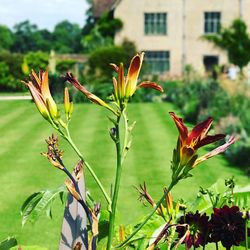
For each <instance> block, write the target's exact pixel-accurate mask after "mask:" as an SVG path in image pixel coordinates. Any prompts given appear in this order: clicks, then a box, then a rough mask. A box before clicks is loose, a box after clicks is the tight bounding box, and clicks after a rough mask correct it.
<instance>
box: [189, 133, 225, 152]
mask: <svg viewBox="0 0 250 250" xmlns="http://www.w3.org/2000/svg"><path fill="white" fill-rule="evenodd" d="M225 136H226V135H224V134H218V135H208V136H206V137H205V138H204V139H202V140H201V141H198V142H197V144H196V145H195V146H194V148H195V149H198V148H200V147H202V146H205V145H207V144H210V143H213V142H216V141H219V140H221V139H224V138H225Z"/></svg>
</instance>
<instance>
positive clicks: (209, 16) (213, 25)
mask: <svg viewBox="0 0 250 250" xmlns="http://www.w3.org/2000/svg"><path fill="white" fill-rule="evenodd" d="M220 19H221V13H220V12H205V13H204V32H205V33H206V34H207V33H218V32H219V30H220Z"/></svg>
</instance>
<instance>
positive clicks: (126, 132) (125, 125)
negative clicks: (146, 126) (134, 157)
mask: <svg viewBox="0 0 250 250" xmlns="http://www.w3.org/2000/svg"><path fill="white" fill-rule="evenodd" d="M122 116H123V119H124V133H125V135H124V142H123V151H122V163H123V161H124V158H125V157H126V153H127V152H126V151H127V150H128V149H127V146H128V118H127V114H126V110H124V111H123V112H122Z"/></svg>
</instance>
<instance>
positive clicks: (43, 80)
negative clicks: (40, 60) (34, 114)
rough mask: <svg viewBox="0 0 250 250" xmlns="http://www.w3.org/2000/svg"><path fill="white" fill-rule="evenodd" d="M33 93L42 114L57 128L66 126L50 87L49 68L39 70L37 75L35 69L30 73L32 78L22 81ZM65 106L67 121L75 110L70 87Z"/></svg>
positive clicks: (65, 96)
mask: <svg viewBox="0 0 250 250" xmlns="http://www.w3.org/2000/svg"><path fill="white" fill-rule="evenodd" d="M22 82H23V83H24V84H25V85H26V86H27V87H28V88H29V91H30V93H31V96H32V98H33V100H34V102H35V104H36V107H37V109H38V110H39V112H40V113H41V115H42V116H43V117H44V118H45V119H46V120H48V121H49V122H50V123H51V124H52V125H53V126H54V127H55V128H58V127H59V125H61V126H63V127H65V126H66V125H65V123H64V122H63V121H62V120H61V116H60V112H59V109H58V107H57V105H56V103H55V101H54V99H53V97H52V95H51V93H50V89H49V70H48V68H47V69H46V71H42V70H40V71H39V74H38V75H37V74H36V73H35V71H34V70H32V71H31V73H30V80H29V81H27V82H25V81H22ZM64 108H65V115H66V120H67V122H68V121H69V120H70V118H71V114H72V112H73V103H72V102H70V100H69V92H68V89H67V88H65V91H64Z"/></svg>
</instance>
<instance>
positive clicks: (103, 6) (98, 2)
mask: <svg viewBox="0 0 250 250" xmlns="http://www.w3.org/2000/svg"><path fill="white" fill-rule="evenodd" d="M118 2H119V1H118V0H93V15H94V17H100V16H101V15H102V14H103V13H105V12H109V11H111V10H113V9H114V8H115V6H116V5H117V3H118Z"/></svg>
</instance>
